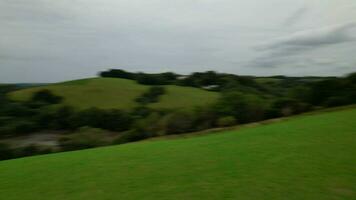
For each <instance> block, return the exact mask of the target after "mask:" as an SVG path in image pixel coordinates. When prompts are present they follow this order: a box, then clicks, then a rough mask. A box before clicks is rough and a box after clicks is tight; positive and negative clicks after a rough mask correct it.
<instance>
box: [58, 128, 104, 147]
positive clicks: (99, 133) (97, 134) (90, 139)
mask: <svg viewBox="0 0 356 200" xmlns="http://www.w3.org/2000/svg"><path fill="white" fill-rule="evenodd" d="M104 134H105V131H103V130H101V129H97V128H91V127H81V128H80V129H79V130H78V131H77V132H75V133H73V134H71V135H68V136H64V137H62V138H61V139H60V140H59V143H60V146H61V148H62V149H63V150H66V151H68V150H78V149H86V148H93V147H98V146H102V145H105V144H107V142H106V141H105V140H104V137H103V135H104Z"/></svg>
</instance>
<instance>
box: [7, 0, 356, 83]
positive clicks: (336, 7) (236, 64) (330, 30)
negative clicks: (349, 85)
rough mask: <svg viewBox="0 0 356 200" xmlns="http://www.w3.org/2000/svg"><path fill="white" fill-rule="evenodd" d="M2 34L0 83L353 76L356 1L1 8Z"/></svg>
mask: <svg viewBox="0 0 356 200" xmlns="http://www.w3.org/2000/svg"><path fill="white" fill-rule="evenodd" d="M0 36H1V37H0V83H15V82H22V83H23V82H59V81H65V80H72V79H78V78H85V77H93V76H95V75H96V74H97V72H99V71H102V70H106V69H111V68H118V69H124V70H127V71H132V72H136V71H143V72H148V73H155V72H166V71H173V72H176V73H181V74H189V73H191V72H195V71H207V70H214V71H218V72H225V73H234V74H240V75H257V76H269V75H287V76H305V75H313V76H330V75H332V76H340V75H345V74H347V73H350V72H355V71H356V53H355V52H356V1H355V0H268V1H261V0H60V1H53V0H31V1H29V0H0Z"/></svg>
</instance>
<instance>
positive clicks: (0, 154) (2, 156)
mask: <svg viewBox="0 0 356 200" xmlns="http://www.w3.org/2000/svg"><path fill="white" fill-rule="evenodd" d="M13 157H14V154H13V151H12V150H11V148H10V146H9V145H7V144H5V143H0V160H6V159H10V158H13Z"/></svg>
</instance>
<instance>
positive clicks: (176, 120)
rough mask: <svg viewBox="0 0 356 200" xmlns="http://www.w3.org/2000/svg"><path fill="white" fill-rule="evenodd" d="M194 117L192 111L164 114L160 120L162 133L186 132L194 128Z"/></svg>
mask: <svg viewBox="0 0 356 200" xmlns="http://www.w3.org/2000/svg"><path fill="white" fill-rule="evenodd" d="M193 122H194V117H193V115H192V114H191V113H185V112H176V113H170V114H168V115H166V116H164V117H163V118H162V119H161V120H160V121H159V126H160V130H161V134H163V135H167V134H177V133H186V132H189V131H192V130H194V128H193V125H194V123H193Z"/></svg>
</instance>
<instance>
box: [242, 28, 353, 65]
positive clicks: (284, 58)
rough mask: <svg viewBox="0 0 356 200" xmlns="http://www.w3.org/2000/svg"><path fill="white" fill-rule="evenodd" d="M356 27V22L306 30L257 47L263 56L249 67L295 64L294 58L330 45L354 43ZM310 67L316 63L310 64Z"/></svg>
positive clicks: (253, 61) (254, 60)
mask: <svg viewBox="0 0 356 200" xmlns="http://www.w3.org/2000/svg"><path fill="white" fill-rule="evenodd" d="M355 27H356V23H355V22H348V23H344V24H339V25H334V26H328V27H322V28H318V29H311V30H304V31H299V32H296V33H293V34H291V35H289V36H284V37H281V38H278V39H275V40H273V41H271V42H268V43H265V44H262V45H260V46H258V47H256V50H257V51H259V52H262V53H263V54H262V56H260V57H257V58H255V59H253V60H252V61H251V62H250V63H249V64H248V66H250V67H251V66H252V67H278V66H281V65H283V64H288V63H293V58H299V57H300V56H302V55H303V54H304V53H306V52H309V51H312V50H316V49H319V48H321V47H326V46H330V45H335V44H340V43H346V42H352V41H354V40H355V39H356V38H354V37H352V36H351V34H350V32H351V30H352V29H354V28H355ZM309 64H310V65H315V64H316V63H313V62H310V63H309Z"/></svg>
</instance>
